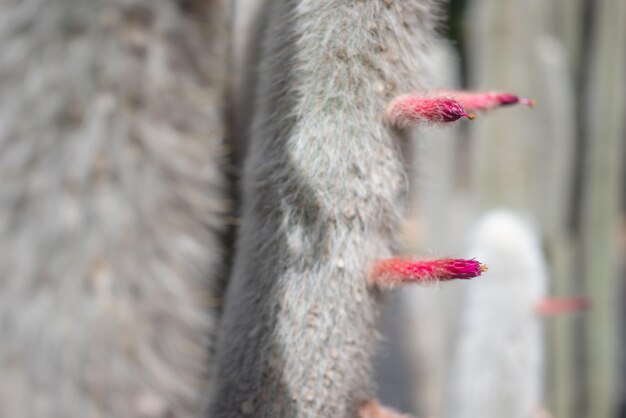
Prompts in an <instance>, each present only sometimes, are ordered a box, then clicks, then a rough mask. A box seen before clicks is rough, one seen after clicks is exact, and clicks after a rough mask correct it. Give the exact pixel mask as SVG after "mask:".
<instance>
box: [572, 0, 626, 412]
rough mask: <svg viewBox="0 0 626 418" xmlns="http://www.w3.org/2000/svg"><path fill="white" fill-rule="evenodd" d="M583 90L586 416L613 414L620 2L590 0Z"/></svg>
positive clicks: (623, 90)
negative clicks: (588, 299)
mask: <svg viewBox="0 0 626 418" xmlns="http://www.w3.org/2000/svg"><path fill="white" fill-rule="evenodd" d="M594 3H595V7H596V13H595V15H596V19H595V23H594V26H593V27H594V28H595V31H594V34H593V40H592V55H591V68H590V77H589V80H588V90H587V91H586V95H585V106H586V115H587V128H588V131H587V153H586V160H585V178H584V201H583V212H582V225H583V237H584V241H583V247H582V257H583V263H584V266H583V272H584V277H585V280H586V283H587V286H588V291H589V293H590V295H591V296H592V298H593V301H594V309H593V310H592V312H591V313H590V317H589V327H588V340H587V349H588V353H589V385H588V388H587V393H588V394H589V400H588V407H589V410H588V413H587V416H588V417H589V418H595V417H610V416H613V415H612V414H615V408H616V388H617V382H618V379H617V367H616V366H615V365H616V364H617V361H618V360H617V359H618V356H617V335H618V328H617V327H618V325H619V324H620V323H621V324H622V325H623V321H621V320H620V317H619V310H618V308H619V306H620V305H619V302H618V299H617V297H618V293H617V289H618V284H617V283H618V282H617V277H618V276H617V275H618V271H617V261H618V260H617V254H616V245H615V244H616V239H617V237H616V232H617V227H618V210H619V203H620V199H619V196H620V191H621V190H622V188H621V185H622V181H623V180H622V179H623V176H624V172H623V168H624V167H623V163H622V160H621V158H622V156H623V155H624V137H625V135H626V119H625V118H624V115H625V114H626V77H625V76H624V74H626V49H625V48H624V45H625V44H626V3H625V2H623V1H621V0H600V1H596V2H594Z"/></svg>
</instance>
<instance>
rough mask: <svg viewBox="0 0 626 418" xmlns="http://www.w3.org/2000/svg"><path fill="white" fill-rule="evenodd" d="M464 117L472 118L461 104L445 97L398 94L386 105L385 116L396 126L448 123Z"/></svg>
mask: <svg viewBox="0 0 626 418" xmlns="http://www.w3.org/2000/svg"><path fill="white" fill-rule="evenodd" d="M463 117H466V118H468V119H470V120H473V119H474V118H475V117H476V116H474V115H472V114H469V113H467V112H466V111H465V109H463V106H461V104H460V103H459V102H458V101H456V100H454V99H450V98H447V97H426V96H411V95H406V96H399V97H396V98H395V99H394V100H392V102H391V103H389V106H388V107H387V118H388V119H389V120H390V121H391V122H392V123H393V124H394V125H395V126H397V127H399V128H405V127H408V126H413V125H417V124H419V123H423V122H426V123H435V124H439V123H448V122H454V121H455V120H458V119H460V118H463Z"/></svg>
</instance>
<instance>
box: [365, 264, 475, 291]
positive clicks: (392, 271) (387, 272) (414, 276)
mask: <svg viewBox="0 0 626 418" xmlns="http://www.w3.org/2000/svg"><path fill="white" fill-rule="evenodd" d="M485 271H487V266H486V265H484V264H481V263H480V262H479V261H476V260H474V259H471V260H465V259H454V258H443V259H438V260H426V261H414V260H407V259H402V258H391V259H387V260H381V261H378V262H376V263H375V265H374V267H373V269H372V272H371V276H370V278H371V280H372V281H373V282H375V283H379V284H386V285H396V284H400V283H410V282H429V281H441V280H455V279H461V280H467V279H472V278H474V277H478V276H480V275H481V274H482V273H484V272H485Z"/></svg>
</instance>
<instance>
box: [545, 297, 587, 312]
mask: <svg viewBox="0 0 626 418" xmlns="http://www.w3.org/2000/svg"><path fill="white" fill-rule="evenodd" d="M590 305H591V303H590V302H589V299H587V298H586V297H584V296H575V297H570V298H562V299H560V298H545V299H543V300H542V301H540V302H539V303H538V304H537V313H538V314H539V315H543V316H552V315H561V314H566V313H571V312H579V311H582V310H585V309H588V308H589V306H590Z"/></svg>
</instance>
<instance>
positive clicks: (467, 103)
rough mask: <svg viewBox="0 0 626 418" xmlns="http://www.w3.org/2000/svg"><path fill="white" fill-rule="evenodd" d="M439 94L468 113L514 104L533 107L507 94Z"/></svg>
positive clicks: (448, 92)
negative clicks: (451, 100) (454, 101)
mask: <svg viewBox="0 0 626 418" xmlns="http://www.w3.org/2000/svg"><path fill="white" fill-rule="evenodd" d="M440 94H442V95H445V96H447V97H451V98H453V99H454V100H456V101H457V102H459V103H460V104H461V106H463V107H464V108H465V109H466V110H467V111H469V112H476V111H479V110H480V111H486V110H491V109H495V108H498V107H501V106H510V105H514V104H523V105H526V106H528V107H533V106H534V105H535V102H534V101H533V100H531V99H525V98H520V97H518V96H516V95H514V94H509V93H498V92H473V91H441V92H440Z"/></svg>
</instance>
